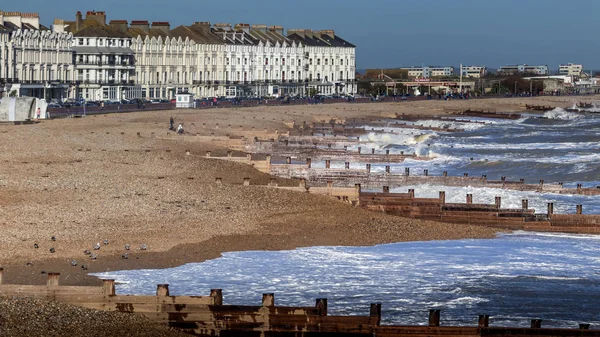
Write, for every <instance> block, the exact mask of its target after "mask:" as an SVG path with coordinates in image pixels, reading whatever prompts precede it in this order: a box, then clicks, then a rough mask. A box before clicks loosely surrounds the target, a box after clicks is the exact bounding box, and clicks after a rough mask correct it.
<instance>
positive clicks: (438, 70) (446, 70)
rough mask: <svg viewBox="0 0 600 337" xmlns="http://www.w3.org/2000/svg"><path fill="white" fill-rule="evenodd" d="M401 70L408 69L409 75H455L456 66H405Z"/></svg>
mask: <svg viewBox="0 0 600 337" xmlns="http://www.w3.org/2000/svg"><path fill="white" fill-rule="evenodd" d="M400 69H401V70H407V71H408V77H422V78H430V77H441V76H452V75H454V67H451V66H443V67H440V66H423V67H404V68H400Z"/></svg>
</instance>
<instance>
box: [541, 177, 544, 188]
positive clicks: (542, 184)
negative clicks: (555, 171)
mask: <svg viewBox="0 0 600 337" xmlns="http://www.w3.org/2000/svg"><path fill="white" fill-rule="evenodd" d="M543 186H544V179H541V180H540V187H543Z"/></svg>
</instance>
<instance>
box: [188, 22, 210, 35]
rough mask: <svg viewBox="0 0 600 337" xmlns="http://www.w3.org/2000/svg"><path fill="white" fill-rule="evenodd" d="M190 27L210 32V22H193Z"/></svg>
mask: <svg viewBox="0 0 600 337" xmlns="http://www.w3.org/2000/svg"><path fill="white" fill-rule="evenodd" d="M192 27H194V28H197V29H202V30H205V31H207V32H210V22H206V21H202V22H194V24H193V25H192Z"/></svg>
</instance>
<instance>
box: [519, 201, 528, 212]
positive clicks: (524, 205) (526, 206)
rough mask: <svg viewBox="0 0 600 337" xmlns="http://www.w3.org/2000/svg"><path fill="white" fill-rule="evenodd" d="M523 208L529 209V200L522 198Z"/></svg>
mask: <svg viewBox="0 0 600 337" xmlns="http://www.w3.org/2000/svg"><path fill="white" fill-rule="evenodd" d="M521 208H522V209H523V210H527V209H529V200H527V199H523V200H521Z"/></svg>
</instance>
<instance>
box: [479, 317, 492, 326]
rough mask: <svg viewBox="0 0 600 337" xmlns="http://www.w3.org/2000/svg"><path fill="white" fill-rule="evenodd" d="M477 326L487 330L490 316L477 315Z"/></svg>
mask: <svg viewBox="0 0 600 337" xmlns="http://www.w3.org/2000/svg"><path fill="white" fill-rule="evenodd" d="M477 326H478V327H480V328H487V327H489V326H490V315H479V321H478V323H477Z"/></svg>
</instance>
